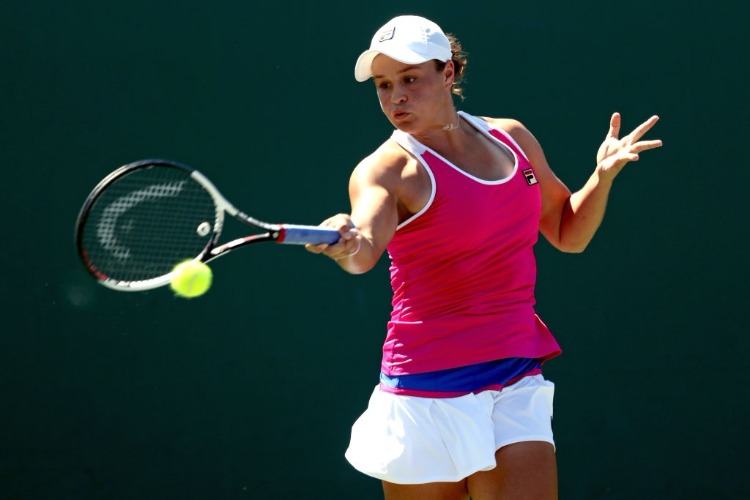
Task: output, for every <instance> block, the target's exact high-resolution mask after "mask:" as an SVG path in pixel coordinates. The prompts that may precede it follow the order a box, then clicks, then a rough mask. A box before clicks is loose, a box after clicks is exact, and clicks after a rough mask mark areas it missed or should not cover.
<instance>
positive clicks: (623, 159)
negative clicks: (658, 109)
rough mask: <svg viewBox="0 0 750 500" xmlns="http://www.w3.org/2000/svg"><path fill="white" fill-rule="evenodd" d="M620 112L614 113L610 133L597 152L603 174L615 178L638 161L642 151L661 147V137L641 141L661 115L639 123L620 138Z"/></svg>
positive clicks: (610, 123)
mask: <svg viewBox="0 0 750 500" xmlns="http://www.w3.org/2000/svg"><path fill="white" fill-rule="evenodd" d="M620 121H621V118H620V113H614V114H612V118H610V120H609V133H607V137H606V138H605V139H604V142H602V145H601V146H599V151H597V153H596V165H597V169H598V170H599V172H600V173H601V174H605V175H607V176H608V177H609V176H611V177H612V178H614V177H615V176H616V175H617V174H618V173H620V170H622V168H623V167H624V166H625V165H626V164H627V163H628V162H631V161H638V159H639V154H640V153H641V152H642V151H646V150H649V149H654V148H658V147H661V145H662V141H661V140H660V139H656V140H650V141H641V140H640V139H641V137H643V136H644V135H645V134H646V132H648V131H649V130H651V128H652V127H653V126H654V125H655V124H656V122H657V121H659V117H658V116H656V115H654V116H652V117H651V118H649V119H648V120H646V121H645V122H643V123H641V124H640V125H638V126H637V127H636V128H635V129H633V131H632V132H630V133H629V134H628V135H626V136H625V137H623V138H622V139H620V138H619V135H620Z"/></svg>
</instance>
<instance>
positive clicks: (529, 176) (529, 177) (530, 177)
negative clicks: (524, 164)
mask: <svg viewBox="0 0 750 500" xmlns="http://www.w3.org/2000/svg"><path fill="white" fill-rule="evenodd" d="M522 173H523V176H524V177H526V182H527V183H528V184H529V186H533V185H534V184H536V183H537V182H538V181H537V180H536V177H534V171H533V170H532V169H530V168H527V169H526V170H524V171H523V172H522Z"/></svg>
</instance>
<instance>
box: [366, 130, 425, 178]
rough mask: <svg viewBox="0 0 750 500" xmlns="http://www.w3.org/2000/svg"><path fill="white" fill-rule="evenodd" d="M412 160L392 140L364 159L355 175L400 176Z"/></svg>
mask: <svg viewBox="0 0 750 500" xmlns="http://www.w3.org/2000/svg"><path fill="white" fill-rule="evenodd" d="M411 160H412V158H411V155H409V153H407V152H406V151H405V150H404V148H402V147H401V146H400V145H399V144H398V143H397V142H396V141H395V140H393V139H392V138H391V139H388V140H386V141H385V142H384V143H383V144H381V145H380V146H379V147H378V148H377V149H376V150H375V151H373V152H372V153H370V154H369V155H367V156H366V157H364V158H363V159H362V160H361V161H360V162H359V164H358V165H357V167H356V168H355V173H358V174H359V175H366V176H376V177H380V176H387V175H391V174H394V175H398V174H399V172H401V171H402V170H403V169H404V167H406V165H408V164H409V162H410V161H411Z"/></svg>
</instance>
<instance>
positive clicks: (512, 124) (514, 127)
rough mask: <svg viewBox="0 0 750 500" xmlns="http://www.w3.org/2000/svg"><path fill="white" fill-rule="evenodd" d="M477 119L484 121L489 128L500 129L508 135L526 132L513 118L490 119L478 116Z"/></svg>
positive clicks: (522, 125)
mask: <svg viewBox="0 0 750 500" xmlns="http://www.w3.org/2000/svg"><path fill="white" fill-rule="evenodd" d="M479 118H481V119H482V120H484V121H486V122H487V123H488V124H489V125H490V126H491V127H493V128H497V129H500V130H502V131H503V132H507V133H509V134H510V135H513V134H516V133H523V132H528V129H527V128H526V126H525V125H524V124H523V123H521V121H520V120H517V119H515V118H492V117H489V116H480V117H479Z"/></svg>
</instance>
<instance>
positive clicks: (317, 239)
mask: <svg viewBox="0 0 750 500" xmlns="http://www.w3.org/2000/svg"><path fill="white" fill-rule="evenodd" d="M340 238H341V235H340V234H339V232H338V231H335V230H333V229H324V228H322V227H318V226H298V225H294V224H282V225H281V234H279V237H278V239H277V240H276V242H277V243H284V244H285V245H306V244H308V243H311V244H313V245H317V244H319V243H328V244H329V245H332V244H333V243H336V242H337V241H339V239H340Z"/></svg>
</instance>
